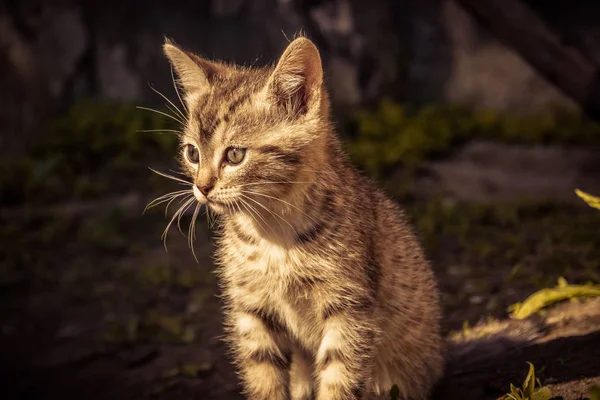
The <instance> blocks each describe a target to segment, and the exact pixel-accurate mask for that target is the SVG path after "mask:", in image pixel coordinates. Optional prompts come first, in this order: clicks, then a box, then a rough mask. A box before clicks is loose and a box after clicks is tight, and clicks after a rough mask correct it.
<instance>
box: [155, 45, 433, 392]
mask: <svg viewBox="0 0 600 400" xmlns="http://www.w3.org/2000/svg"><path fill="white" fill-rule="evenodd" d="M164 51H165V53H166V55H167V57H168V58H169V60H170V61H171V63H172V66H173V67H174V70H175V71H176V73H177V75H178V76H179V83H180V84H181V87H182V88H183V98H184V103H185V105H186V109H187V111H188V113H187V118H186V126H185V128H184V134H183V135H182V138H181V140H182V154H181V163H182V166H183V170H184V172H185V173H186V174H187V176H189V178H190V179H191V180H192V182H193V186H192V188H193V193H194V195H195V198H196V199H197V201H198V202H199V203H200V204H205V205H207V206H208V207H209V208H210V209H211V210H212V211H213V212H215V213H217V214H219V215H220V221H221V230H220V234H219V239H218V250H217V260H218V265H219V270H218V271H219V275H220V282H221V285H222V292H223V295H224V299H225V304H226V305H225V319H226V329H227V337H228V342H229V343H230V345H231V349H232V352H233V357H234V359H235V364H236V366H237V368H238V371H239V375H240V377H241V380H242V382H243V387H244V391H245V394H246V395H247V397H248V398H249V399H269V400H271V399H273V400H277V399H309V398H316V399H319V400H324V399H328V400H337V399H340V400H341V399H362V398H384V395H385V394H386V393H388V392H389V390H390V388H391V387H392V386H393V385H394V384H397V385H398V387H399V389H400V394H401V397H402V398H411V399H424V398H426V397H427V396H428V394H429V393H430V390H431V389H432V386H433V385H434V383H435V382H436V380H437V379H438V378H439V377H440V375H441V374H442V369H443V357H442V355H441V349H440V347H441V341H440V328H439V315H440V311H439V306H438V290H437V287H436V284H435V281H434V277H433V274H432V271H431V269H430V267H429V264H428V262H427V261H426V259H425V258H424V256H423V252H422V250H421V248H420V246H419V244H418V243H417V240H416V239H415V237H414V235H413V233H412V231H411V228H410V227H409V225H408V224H407V222H406V218H405V216H404V213H403V211H402V210H401V209H400V208H398V206H397V205H396V203H394V202H393V201H392V200H390V199H389V198H388V197H386V196H385V195H384V194H383V193H382V192H381V191H379V190H378V189H377V188H376V187H375V186H374V185H373V183H372V182H370V181H369V180H368V179H366V178H364V177H363V176H361V175H360V174H359V173H358V172H357V171H356V170H355V169H354V168H353V167H352V166H351V165H350V163H349V162H348V160H347V158H346V156H345V155H344V154H343V152H342V149H341V145H340V141H339V139H338V137H337V136H336V134H335V132H334V130H333V128H332V126H331V124H330V121H329V100H328V97H327V93H326V91H325V87H324V84H323V70H322V66H321V59H320V56H319V52H318V50H317V48H316V47H315V45H314V44H313V43H312V42H311V41H310V40H308V39H306V38H304V37H299V38H296V39H295V40H293V41H292V42H291V43H290V44H289V46H288V47H287V49H286V50H285V52H284V53H283V55H282V56H281V58H280V59H279V61H278V63H277V65H276V66H275V67H274V68H272V67H269V68H243V67H239V66H233V65H226V64H223V63H220V62H216V61H209V60H206V59H203V58H201V57H199V56H197V55H195V54H193V53H191V52H189V51H186V50H183V49H182V48H180V47H177V46H176V45H175V44H173V43H171V42H169V41H167V42H166V43H165V45H164Z"/></svg>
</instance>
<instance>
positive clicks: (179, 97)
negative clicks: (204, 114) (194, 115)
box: [171, 65, 187, 112]
mask: <svg viewBox="0 0 600 400" xmlns="http://www.w3.org/2000/svg"><path fill="white" fill-rule="evenodd" d="M171 81H172V82H173V88H174V89H175V93H176V94H177V98H178V99H179V102H180V103H181V106H182V107H183V109H184V110H185V111H186V112H187V107H186V106H185V103H184V102H183V100H182V99H181V95H180V94H179V87H178V86H177V83H176V82H175V74H174V73H173V66H172V65H171Z"/></svg>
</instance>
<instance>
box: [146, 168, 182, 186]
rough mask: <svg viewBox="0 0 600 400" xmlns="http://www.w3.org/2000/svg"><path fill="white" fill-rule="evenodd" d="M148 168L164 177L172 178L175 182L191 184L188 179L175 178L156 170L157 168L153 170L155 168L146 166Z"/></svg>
mask: <svg viewBox="0 0 600 400" xmlns="http://www.w3.org/2000/svg"><path fill="white" fill-rule="evenodd" d="M148 168H149V169H150V171H152V172H154V173H155V174H157V175H160V176H164V177H165V178H169V179H172V180H174V181H176V182H179V183H183V184H185V185H188V186H192V183H191V182H188V181H185V180H183V179H180V178H177V177H176V176H173V175H169V174H165V173H164V172H160V171H157V170H155V169H153V168H151V167H148Z"/></svg>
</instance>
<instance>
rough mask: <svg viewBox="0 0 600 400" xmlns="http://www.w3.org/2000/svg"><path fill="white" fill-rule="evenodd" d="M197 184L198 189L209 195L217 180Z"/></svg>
mask: <svg viewBox="0 0 600 400" xmlns="http://www.w3.org/2000/svg"><path fill="white" fill-rule="evenodd" d="M196 186H197V187H198V190H200V193H202V194H203V195H204V196H208V193H210V191H211V190H212V189H213V188H214V187H215V182H214V181H213V180H211V181H210V182H208V183H207V184H206V185H201V184H198V185H196Z"/></svg>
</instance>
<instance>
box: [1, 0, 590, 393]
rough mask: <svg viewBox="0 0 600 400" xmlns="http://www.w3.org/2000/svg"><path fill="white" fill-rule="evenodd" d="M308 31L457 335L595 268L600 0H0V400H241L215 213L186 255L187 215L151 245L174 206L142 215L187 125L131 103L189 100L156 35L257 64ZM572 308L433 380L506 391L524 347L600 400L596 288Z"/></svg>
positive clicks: (571, 388) (342, 115) (464, 389)
mask: <svg viewBox="0 0 600 400" xmlns="http://www.w3.org/2000/svg"><path fill="white" fill-rule="evenodd" d="M300 30H302V31H304V32H305V34H306V35H307V36H308V37H310V38H311V39H313V40H314V41H315V42H316V44H317V45H318V47H319V48H320V50H321V53H322V58H323V61H324V65H325V71H326V80H327V86H328V89H329V91H330V93H331V97H332V102H333V108H334V119H335V122H336V125H337V127H338V129H339V131H340V135H341V136H342V137H343V139H344V142H345V146H346V149H347V150H348V152H349V153H350V154H351V156H352V159H353V160H354V162H355V163H356V164H357V166H358V167H359V168H361V169H362V170H363V171H364V173H365V174H368V175H370V176H372V177H373V178H374V179H376V180H377V181H378V182H379V184H380V185H381V186H382V187H384V188H385V189H386V190H387V191H388V193H390V194H391V195H393V196H394V197H395V198H397V199H398V200H399V201H401V202H402V204H403V205H404V206H405V208H406V209H407V211H408V214H409V215H410V217H411V219H412V220H413V222H414V224H415V226H416V230H417V233H418V234H419V237H420V238H421V240H422V242H423V244H424V246H425V248H426V250H427V254H428V256H429V257H430V258H431V260H432V262H433V265H434V268H435V271H436V274H437V277H438V280H439V284H440V288H441V290H442V303H443V307H444V320H443V328H444V332H445V333H446V334H448V335H449V336H452V335H453V334H455V333H456V332H463V333H464V332H468V331H469V329H470V327H471V326H473V325H474V324H476V323H477V322H478V321H491V320H496V319H499V320H504V319H506V318H507V315H508V312H507V307H509V306H510V305H511V304H514V303H516V302H520V301H523V300H524V299H525V298H526V297H527V296H529V295H530V294H531V293H533V292H535V291H537V290H540V289H543V288H548V287H553V286H555V285H556V282H557V279H558V278H559V277H564V278H566V279H567V280H568V282H570V283H574V284H586V283H593V284H599V283H600V212H598V211H597V210H593V209H592V208H590V207H588V206H587V205H586V204H585V203H584V202H582V201H581V199H579V198H578V197H577V196H575V194H574V189H575V188H580V189H582V190H585V191H587V192H589V193H592V194H597V195H599V194H600V125H599V124H598V123H597V122H596V121H598V120H599V117H600V83H599V80H598V78H599V77H600V74H599V71H600V4H599V3H598V2H597V1H581V0H570V1H564V0H561V1H554V2H547V1H538V0H502V1H500V0H478V1H475V0H403V1H400V0H396V1H393V0H378V1H376V0H372V1H364V0H210V1H209V0H197V1H187V0H170V1H158V0H157V1H139V0H131V1H126V0H121V1H114V0H105V1H87V2H86V1H74V0H73V1H69V0H64V1H58V0H43V1H42V0H3V1H2V2H0V68H1V73H0V122H1V123H0V127H1V130H0V156H1V160H0V393H2V394H0V396H1V397H2V398H5V399H59V398H61V399H81V398H87V399H108V398H114V399H142V398H143V399H145V398H159V399H176V398H187V399H192V398H194V399H238V398H240V395H239V387H238V384H237V380H236V378H235V377H234V375H233V371H232V367H231V366H230V364H229V359H228V358H227V356H226V354H225V348H224V346H223V344H222V343H221V341H220V339H219V336H220V335H221V325H220V324H221V319H220V311H219V298H218V289H217V283H216V277H215V276H214V273H213V272H214V266H213V261H212V258H211V252H212V250H213V245H212V241H211V236H212V235H213V227H211V224H210V223H208V222H206V223H200V224H198V225H199V227H198V231H197V240H196V242H195V244H194V247H195V251H196V253H197V254H198V256H199V262H196V261H195V260H194V258H193V257H192V255H191V251H190V249H189V248H188V245H187V239H186V238H185V237H184V236H183V235H181V234H180V233H179V232H177V228H176V227H173V228H172V229H171V230H170V231H169V236H168V238H167V242H166V244H167V249H168V251H166V250H165V247H164V246H163V242H162V241H161V233H162V231H163V229H164V227H165V225H166V224H167V222H168V220H169V218H168V217H170V216H171V215H172V214H173V211H174V210H175V209H176V207H177V204H172V205H171V208H170V210H169V211H168V212H167V213H166V214H165V210H164V208H162V209H161V208H160V207H157V208H155V209H151V210H149V211H147V212H146V213H145V214H144V215H142V211H143V210H144V207H145V205H146V204H147V203H148V202H149V201H150V200H152V199H153V198H156V197H158V196H160V195H162V194H164V193H166V192H169V191H172V190H177V189H178V188H179V187H178V186H177V184H176V183H173V182H171V181H169V180H167V179H164V178H162V177H160V176H157V175H156V174H153V173H152V172H151V171H150V170H149V169H148V167H152V168H156V169H158V170H161V171H165V172H169V170H170V169H176V168H177V165H176V164H175V163H174V161H173V156H174V154H175V148H176V144H177V140H176V137H175V136H173V135H170V134H169V133H160V132H141V131H145V130H161V129H167V130H169V129H176V128H177V122H176V121H173V120H172V119H170V118H167V117H164V116H162V115H160V114H157V113H153V112H150V111H146V110H140V109H137V108H136V106H143V107H152V108H154V109H156V110H159V111H161V112H167V113H171V111H170V110H169V109H168V108H167V107H166V104H165V101H164V99H163V98H162V97H161V96H160V95H159V94H157V93H156V92H155V91H154V90H153V88H155V89H157V90H158V91H160V92H162V93H164V95H165V96H167V97H168V98H169V99H170V100H171V101H173V102H174V103H176V102H177V101H178V100H177V96H176V94H175V91H174V89H173V85H172V81H171V72H170V69H169V65H168V63H167V61H166V59H165V58H164V57H163V55H162V53H161V44H162V42H163V38H164V36H168V37H170V38H172V39H174V40H175V41H176V42H177V43H179V44H181V45H183V46H185V47H187V48H189V49H192V50H194V51H196V52H197V53H199V54H201V55H203V56H205V57H208V58H215V59H220V60H226V61H229V62H237V63H240V64H244V65H257V66H258V65H265V64H268V63H272V62H274V61H275V60H276V58H277V57H278V55H279V54H280V52H281V51H282V50H283V49H284V48H285V46H286V44H287V43H288V38H291V37H293V36H294V34H295V33H297V32H299V31H300ZM176 104H177V103H176ZM166 216H167V218H165V217H166ZM202 218H203V219H205V217H204V216H203V217H202ZM189 221H190V215H188V214H186V215H185V216H184V217H183V219H182V221H181V222H182V226H183V228H184V232H187V231H186V229H187V226H188V223H189ZM590 304H591V305H590ZM559 307H560V306H559ZM562 307H563V308H559V310H560V312H559V311H556V310H555V311H554V312H555V314H551V315H553V318H554V322H555V323H554V325H552V324H548V323H547V318H546V322H545V325H544V329H545V330H546V331H547V332H550V333H548V334H547V335H546V339H545V341H544V342H543V343H544V344H540V343H537V344H536V346H534V347H532V348H531V349H530V351H529V352H525V353H524V354H520V355H518V356H515V357H514V358H515V360H514V361H515V362H514V363H511V362H512V361H513V359H512V356H511V357H510V359H509V358H506V357H505V358H500V359H496V360H495V361H494V360H491V361H489V362H487V363H484V364H481V365H479V367H478V368H477V369H476V371H475V372H473V371H471V372H470V373H466V374H465V375H463V376H462V378H461V379H463V380H462V381H460V387H458V388H457V387H454V388H452V387H451V386H452V385H451V384H449V385H450V386H447V387H446V388H445V389H444V388H442V389H440V391H439V394H438V397H439V398H442V399H444V398H457V399H458V398H460V399H468V398H473V399H479V398H482V399H483V398H492V399H493V398H497V397H498V396H500V395H501V394H502V393H505V392H506V391H508V386H509V383H510V382H513V383H519V382H520V381H522V378H524V375H525V374H526V371H527V365H526V364H525V361H533V362H534V364H535V366H536V368H537V372H538V376H539V377H540V378H541V379H542V382H543V383H545V384H548V385H549V386H548V387H550V388H551V389H552V390H553V393H554V394H555V395H557V396H563V397H564V398H565V399H576V398H584V397H585V396H588V390H589V387H590V386H591V385H592V384H594V383H598V381H599V377H600V354H598V351H599V350H598V349H600V335H599V334H598V331H599V330H600V303H599V302H595V303H594V302H592V303H590V302H585V303H583V302H580V303H573V304H566V305H563V306H562ZM582 310H583V311H582ZM538 317H539V318H544V316H543V315H541V316H540V315H538ZM557 321H558V322H557ZM565 321H567V322H565ZM569 321H570V322H569ZM565 326H566V327H568V329H566V328H565ZM561 327H562V328H561ZM561 329H563V330H562V331H561ZM551 339H552V340H551ZM513 364H514V366H513ZM455 386H456V385H455ZM452 390H454V391H456V393H454V392H452ZM457 393H458V394H457Z"/></svg>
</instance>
